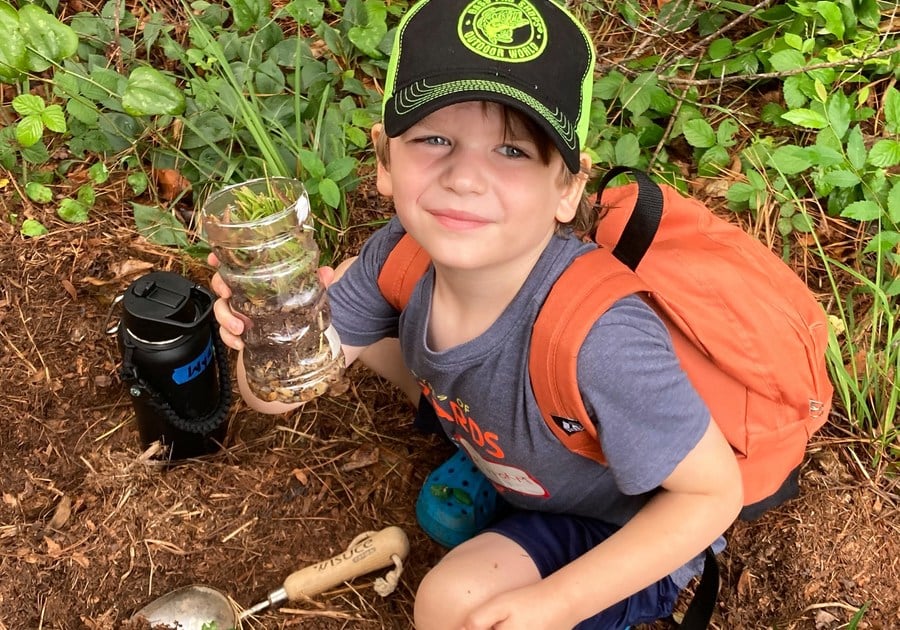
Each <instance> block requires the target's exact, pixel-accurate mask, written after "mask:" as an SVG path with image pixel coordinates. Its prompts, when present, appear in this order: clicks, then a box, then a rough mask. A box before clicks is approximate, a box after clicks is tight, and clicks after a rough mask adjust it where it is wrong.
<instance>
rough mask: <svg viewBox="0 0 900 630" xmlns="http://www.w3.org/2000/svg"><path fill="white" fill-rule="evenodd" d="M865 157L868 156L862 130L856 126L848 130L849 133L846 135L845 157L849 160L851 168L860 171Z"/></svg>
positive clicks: (863, 165) (864, 163)
mask: <svg viewBox="0 0 900 630" xmlns="http://www.w3.org/2000/svg"><path fill="white" fill-rule="evenodd" d="M866 157H868V152H867V151H866V143H865V140H863V135H862V130H861V129H860V128H859V126H856V127H854V128H853V129H851V130H850V135H849V136H848V137H847V159H848V160H850V165H851V166H852V167H853V168H855V169H856V170H858V171H861V170H862V169H863V168H864V167H865V166H866Z"/></svg>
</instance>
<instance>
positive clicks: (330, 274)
mask: <svg viewBox="0 0 900 630" xmlns="http://www.w3.org/2000/svg"><path fill="white" fill-rule="evenodd" d="M318 273H319V280H320V281H321V282H322V284H324V285H325V286H326V287H327V286H328V285H330V284H331V283H332V282H334V269H332V268H331V267H319V271H318Z"/></svg>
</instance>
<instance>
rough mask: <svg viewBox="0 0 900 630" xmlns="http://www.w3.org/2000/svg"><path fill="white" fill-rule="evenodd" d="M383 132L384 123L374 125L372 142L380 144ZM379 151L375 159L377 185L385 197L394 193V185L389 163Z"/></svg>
mask: <svg viewBox="0 0 900 630" xmlns="http://www.w3.org/2000/svg"><path fill="white" fill-rule="evenodd" d="M383 134H384V125H382V124H381V123H375V124H374V125H372V144H374V145H378V141H379V138H381V136H382V135H383ZM385 140H387V138H385ZM378 153H379V152H378V151H376V152H375V154H376V155H375V161H376V162H377V169H376V171H375V187H376V188H377V189H378V192H379V193H381V194H382V195H384V196H385V197H391V196H392V195H393V194H394V186H393V184H392V183H391V172H390V171H389V170H388V165H387V164H385V163H383V162H382V161H381V157H380V156H379V155H378Z"/></svg>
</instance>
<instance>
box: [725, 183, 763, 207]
mask: <svg viewBox="0 0 900 630" xmlns="http://www.w3.org/2000/svg"><path fill="white" fill-rule="evenodd" d="M754 192H756V191H755V189H754V188H753V186H751V185H750V184H745V183H744V182H735V183H734V184H732V185H731V187H730V188H729V189H728V190H727V191H726V193H725V198H726V199H728V201H733V202H736V203H740V202H746V201H749V199H750V196H751V195H752V194H753V193H754Z"/></svg>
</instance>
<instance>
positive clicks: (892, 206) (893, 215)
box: [887, 179, 900, 226]
mask: <svg viewBox="0 0 900 630" xmlns="http://www.w3.org/2000/svg"><path fill="white" fill-rule="evenodd" d="M887 209H888V218H889V219H890V220H891V223H893V224H894V225H897V226H900V179H898V180H897V181H896V182H894V185H893V186H892V187H891V192H889V193H888V198H887Z"/></svg>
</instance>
